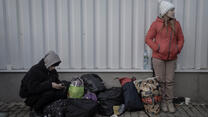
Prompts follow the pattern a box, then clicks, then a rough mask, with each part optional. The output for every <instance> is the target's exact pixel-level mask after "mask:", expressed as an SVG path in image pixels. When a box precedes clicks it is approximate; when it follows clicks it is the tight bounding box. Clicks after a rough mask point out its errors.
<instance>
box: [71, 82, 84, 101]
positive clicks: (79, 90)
mask: <svg viewBox="0 0 208 117" xmlns="http://www.w3.org/2000/svg"><path fill="white" fill-rule="evenodd" d="M83 95H84V87H83V86H81V87H76V86H71V85H70V87H69V89H68V98H81V97H82V96H83Z"/></svg>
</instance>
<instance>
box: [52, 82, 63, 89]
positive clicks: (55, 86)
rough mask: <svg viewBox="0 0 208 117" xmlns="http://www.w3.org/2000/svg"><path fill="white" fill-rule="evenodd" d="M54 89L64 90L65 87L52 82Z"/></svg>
mask: <svg viewBox="0 0 208 117" xmlns="http://www.w3.org/2000/svg"><path fill="white" fill-rule="evenodd" d="M52 88H54V89H62V88H64V86H63V85H62V84H57V83H55V82H52Z"/></svg>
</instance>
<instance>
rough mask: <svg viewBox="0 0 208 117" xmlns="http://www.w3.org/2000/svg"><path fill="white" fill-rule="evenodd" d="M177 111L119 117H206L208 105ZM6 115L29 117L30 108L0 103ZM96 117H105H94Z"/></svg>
mask: <svg viewBox="0 0 208 117" xmlns="http://www.w3.org/2000/svg"><path fill="white" fill-rule="evenodd" d="M176 108H177V111H176V112H175V113H173V114H171V113H163V112H160V113H159V114H158V115H151V114H149V115H148V114H146V113H145V112H144V111H137V112H125V113H124V114H123V115H121V116H120V117H149V116H151V117H208V105H207V104H197V103H191V104H189V105H185V104H183V105H176ZM5 113H7V114H8V116H7V117H30V108H29V107H27V106H25V105H24V103H22V102H12V103H4V102H0V117H5V116H3V115H1V114H5ZM96 117H107V116H101V115H98V114H97V115H96Z"/></svg>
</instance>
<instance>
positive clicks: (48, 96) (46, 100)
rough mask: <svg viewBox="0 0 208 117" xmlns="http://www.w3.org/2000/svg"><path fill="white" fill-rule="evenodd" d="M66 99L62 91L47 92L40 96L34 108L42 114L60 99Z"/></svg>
mask: <svg viewBox="0 0 208 117" xmlns="http://www.w3.org/2000/svg"><path fill="white" fill-rule="evenodd" d="M64 98H66V95H65V94H64V92H63V91H62V90H52V91H47V92H44V93H42V94H41V95H40V96H39V98H38V99H37V100H36V102H35V103H34V105H33V106H32V108H33V109H34V110H35V112H38V113H42V112H43V109H44V107H45V106H47V105H48V104H50V103H52V102H54V101H56V100H58V99H64Z"/></svg>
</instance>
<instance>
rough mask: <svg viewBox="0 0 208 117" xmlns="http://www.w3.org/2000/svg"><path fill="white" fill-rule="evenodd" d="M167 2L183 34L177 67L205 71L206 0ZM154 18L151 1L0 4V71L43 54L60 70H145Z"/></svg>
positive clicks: (13, 0) (19, 0)
mask: <svg viewBox="0 0 208 117" xmlns="http://www.w3.org/2000/svg"><path fill="white" fill-rule="evenodd" d="M172 2H173V3H174V4H175V6H176V18H177V19H178V20H179V21H180V23H181V26H182V28H183V32H184V35H185V44H184V48H183V51H182V53H181V54H180V56H179V59H178V66H177V67H178V69H200V68H208V39H207V38H208V23H207V21H208V12H207V11H208V7H207V6H208V0H172ZM157 15H158V1H157V0H0V59H1V60H0V69H7V68H8V69H10V66H12V68H13V69H20V70H21V69H28V68H30V67H31V66H32V65H33V64H35V63H37V62H38V61H39V60H40V59H41V58H42V57H43V56H44V54H45V53H46V52H47V51H48V50H54V51H56V52H57V53H58V54H59V55H60V57H61V59H62V61H63V62H62V64H61V66H60V69H67V70H70V69H71V70H72V69H73V70H74V69H77V70H79V69H80V70H81V69H92V70H97V69H100V70H107V69H108V70H109V69H112V70H113V69H118V70H122V69H126V70H127V71H128V70H135V69H138V70H139V69H140V70H143V69H149V68H150V59H148V60H147V61H146V60H145V61H144V52H145V55H146V54H147V55H148V58H150V57H151V50H150V49H149V47H146V45H145V44H144V37H145V34H146V32H147V31H148V29H149V26H150V25H151V23H152V22H153V21H154V20H155V19H156V17H157ZM146 52H147V53H146ZM144 66H145V67H144Z"/></svg>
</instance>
